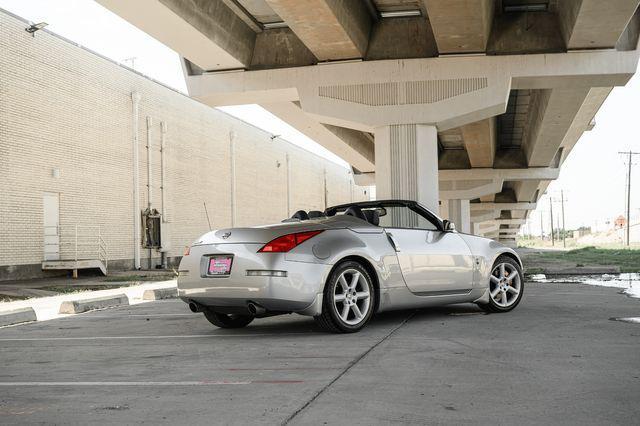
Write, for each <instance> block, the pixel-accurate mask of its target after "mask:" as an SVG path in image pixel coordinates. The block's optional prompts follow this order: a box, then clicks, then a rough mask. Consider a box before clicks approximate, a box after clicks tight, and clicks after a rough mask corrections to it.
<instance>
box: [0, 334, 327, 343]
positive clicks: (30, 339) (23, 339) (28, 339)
mask: <svg viewBox="0 0 640 426" xmlns="http://www.w3.org/2000/svg"><path fill="white" fill-rule="evenodd" d="M299 335H308V336H314V335H315V333H262V334H260V333H253V334H179V335H167V336H86V337H14V338H12V337H7V338H0V342H37V341H47V342H55V341H70V340H71V341H73V340H153V339H205V338H212V337H262V336H265V337H274V336H276V337H277V336H299Z"/></svg>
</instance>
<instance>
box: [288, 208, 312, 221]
mask: <svg viewBox="0 0 640 426" xmlns="http://www.w3.org/2000/svg"><path fill="white" fill-rule="evenodd" d="M291 219H299V220H309V215H308V214H307V212H305V211H304V210H298V211H297V212H295V213H294V214H293V216H291Z"/></svg>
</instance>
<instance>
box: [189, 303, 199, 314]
mask: <svg viewBox="0 0 640 426" xmlns="http://www.w3.org/2000/svg"><path fill="white" fill-rule="evenodd" d="M189 309H190V310H191V312H194V313H195V312H200V311H201V309H200V306H198V304H197V303H195V302H189Z"/></svg>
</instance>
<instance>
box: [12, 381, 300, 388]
mask: <svg viewBox="0 0 640 426" xmlns="http://www.w3.org/2000/svg"><path fill="white" fill-rule="evenodd" d="M299 383H304V381H303V380H245V381H230V380H200V381H182V382H0V387H19V386H30V387H53V386H58V387H60V386H222V385H253V384H263V385H283V384H284V385H288V384H299Z"/></svg>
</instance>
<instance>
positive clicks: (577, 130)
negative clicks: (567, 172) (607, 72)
mask: <svg viewBox="0 0 640 426" xmlns="http://www.w3.org/2000/svg"><path fill="white" fill-rule="evenodd" d="M612 89H613V88H612V87H594V88H593V89H591V90H589V93H588V94H587V96H586V97H585V99H584V101H583V102H582V105H581V106H580V109H578V112H577V113H576V116H575V117H574V119H573V121H572V123H571V126H569V130H568V131H567V133H566V134H565V135H564V138H563V139H562V142H561V143H560V147H561V148H562V154H561V156H560V158H559V161H560V162H559V164H560V165H561V164H562V163H564V161H565V160H566V159H567V156H568V155H569V153H570V152H571V150H572V149H573V147H574V146H575V144H576V143H577V142H578V140H579V139H580V137H581V136H582V134H583V133H584V132H586V131H589V130H591V128H593V127H592V122H593V119H594V117H595V115H596V113H597V112H598V110H599V109H600V107H601V106H602V104H603V103H604V101H605V100H606V99H607V97H608V96H609V93H611V90H612Z"/></svg>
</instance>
